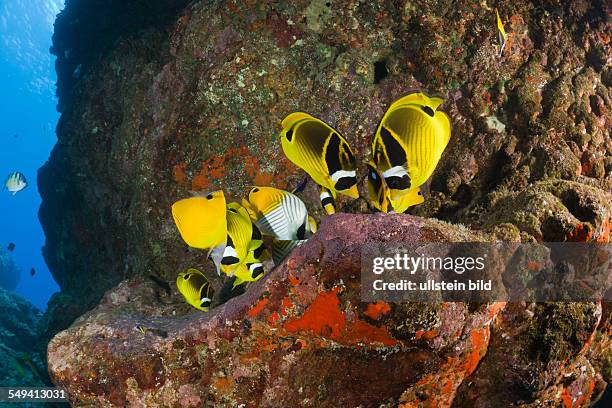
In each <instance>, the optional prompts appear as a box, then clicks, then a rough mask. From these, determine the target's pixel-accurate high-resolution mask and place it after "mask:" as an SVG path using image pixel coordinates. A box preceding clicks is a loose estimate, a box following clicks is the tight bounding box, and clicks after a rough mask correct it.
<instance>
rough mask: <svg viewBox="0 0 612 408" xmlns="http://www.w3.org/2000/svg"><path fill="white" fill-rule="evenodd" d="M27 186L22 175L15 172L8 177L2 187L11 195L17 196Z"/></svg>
mask: <svg viewBox="0 0 612 408" xmlns="http://www.w3.org/2000/svg"><path fill="white" fill-rule="evenodd" d="M27 186H28V182H27V180H26V178H25V176H24V175H23V173H20V172H18V171H15V172H13V173H11V174H9V175H8V177H7V178H6V181H5V182H4V187H5V188H6V189H7V190H8V191H9V192H10V193H12V194H13V195H15V194H17V193H18V192H20V191H21V190H23V189H24V188H26V187H27Z"/></svg>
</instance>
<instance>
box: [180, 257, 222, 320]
mask: <svg viewBox="0 0 612 408" xmlns="http://www.w3.org/2000/svg"><path fill="white" fill-rule="evenodd" d="M176 286H177V288H178V290H179V292H181V294H182V295H183V296H184V297H185V300H186V301H187V303H189V304H190V305H191V306H193V307H195V308H196V309H199V310H202V311H204V312H208V310H209V308H210V304H211V303H212V298H213V295H214V290H213V287H212V285H211V283H210V281H209V280H208V278H207V277H206V276H205V275H204V274H203V273H202V272H200V271H199V270H197V269H193V268H190V269H187V270H186V271H184V272H180V273H179V274H178V277H177V278H176Z"/></svg>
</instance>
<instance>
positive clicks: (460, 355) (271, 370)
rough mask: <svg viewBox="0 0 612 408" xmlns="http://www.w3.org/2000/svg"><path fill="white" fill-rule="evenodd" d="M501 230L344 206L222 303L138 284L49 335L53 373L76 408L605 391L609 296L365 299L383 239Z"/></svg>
mask: <svg viewBox="0 0 612 408" xmlns="http://www.w3.org/2000/svg"><path fill="white" fill-rule="evenodd" d="M490 239H491V237H490V236H487V235H483V234H479V233H474V232H470V231H469V230H467V229H465V228H461V227H457V226H452V225H450V224H447V223H445V222H441V221H435V220H431V219H423V218H418V217H413V216H408V215H382V214H378V215H356V214H338V215H335V216H332V217H330V218H328V219H326V221H325V222H324V223H323V225H322V227H321V229H320V231H319V232H317V234H316V235H315V236H314V237H313V238H312V239H311V240H310V241H308V242H307V243H306V244H304V245H303V246H301V247H299V248H298V249H296V250H294V251H293V252H292V253H291V255H290V256H289V257H288V258H287V259H286V260H285V261H284V262H283V263H282V264H281V265H280V266H279V267H277V268H275V269H274V270H272V271H271V272H270V273H269V274H268V275H267V276H266V277H265V278H264V279H262V280H261V281H259V282H256V283H254V284H251V285H250V286H249V288H248V290H247V292H246V293H245V294H243V295H241V296H238V297H236V298H233V299H231V300H230V301H228V302H226V303H225V304H223V305H221V306H219V307H217V308H215V309H213V310H212V311H211V312H210V313H201V312H194V311H193V309H185V308H183V306H184V305H183V304H181V301H180V295H179V294H177V293H176V292H175V289H172V292H170V293H169V292H167V291H166V290H165V289H163V288H161V287H159V286H157V284H156V283H154V282H152V281H147V280H144V279H143V278H136V279H131V280H127V281H124V282H123V283H122V284H120V285H119V286H118V287H117V288H115V289H113V290H111V291H109V292H108V293H107V294H106V295H105V296H104V298H103V300H102V302H101V304H100V305H99V306H98V307H97V308H96V309H94V310H93V311H91V312H89V313H87V314H85V315H84V316H82V317H81V318H79V319H78V320H77V321H76V322H75V324H74V325H73V326H72V327H71V328H70V329H68V330H66V331H63V332H62V333H60V334H59V335H57V336H56V337H55V338H54V339H53V340H52V341H51V343H50V345H49V369H50V372H51V376H52V378H53V381H54V382H55V383H56V384H57V385H59V386H61V387H64V388H66V389H67V390H68V392H69V394H70V398H71V400H72V402H73V403H74V404H75V405H78V406H83V405H96V406H108V407H122V406H126V405H130V406H135V407H162V406H163V407H179V406H194V407H202V406H210V407H213V406H214V407H237V406H244V407H279V406H284V407H299V406H304V407H311V406H317V407H337V406H343V407H356V406H362V407H374V406H375V407H379V406H397V405H398V404H402V406H404V407H417V406H439V407H444V406H451V405H454V406H482V407H491V406H507V405H509V404H516V405H520V406H532V407H536V406H538V407H540V406H550V407H553V406H554V407H556V406H558V405H559V404H560V403H563V402H564V401H573V403H574V404H576V405H573V406H577V405H581V404H586V403H588V402H590V401H592V400H593V399H595V398H596V396H597V395H598V394H599V393H600V392H601V391H602V390H603V388H604V387H605V381H604V380H603V378H602V374H601V372H602V370H605V369H609V365H608V366H607V368H604V367H603V366H604V365H605V364H606V361H605V360H606V358H608V359H609V353H607V352H606V351H605V350H609V345H610V332H609V330H610V313H609V312H610V311H609V310H604V309H602V306H601V305H600V304H598V303H574V304H564V303H551V304H538V305H526V304H513V305H511V306H507V305H506V304H505V303H501V302H497V303H489V304H467V303H461V302H454V303H405V304H388V303H385V302H380V301H379V302H377V303H364V302H361V300H360V298H361V293H360V291H361V288H360V272H361V251H362V249H363V246H364V245H366V244H367V243H369V242H398V241H401V242H430V241H486V240H490ZM138 328H141V329H142V330H139V329H138ZM492 346H494V347H492ZM489 349H491V350H490V351H489V352H487V350H489ZM606 355H607V357H606ZM608 364H609V362H608ZM570 406H571V405H570Z"/></svg>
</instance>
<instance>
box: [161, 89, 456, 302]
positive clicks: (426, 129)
mask: <svg viewBox="0 0 612 408" xmlns="http://www.w3.org/2000/svg"><path fill="white" fill-rule="evenodd" d="M442 102H443V101H442V99H440V98H436V97H428V96H426V95H425V94H423V93H420V92H419V93H412V94H410V95H407V96H404V97H402V98H400V99H398V100H397V101H395V102H394V103H393V104H392V105H391V106H390V107H389V109H388V110H387V112H386V113H385V114H384V116H383V117H382V119H381V121H380V123H379V125H378V128H377V129H376V133H375V135H374V138H373V139H372V143H371V158H370V159H369V160H368V161H367V163H366V167H367V185H368V188H367V190H368V197H369V202H370V204H371V206H372V207H374V208H375V209H377V210H379V211H381V212H385V213H391V212H397V213H400V212H405V211H406V210H407V209H408V208H410V207H412V206H415V205H418V204H421V203H422V202H423V201H424V197H423V194H422V193H421V190H420V188H421V186H423V184H424V183H425V182H426V181H427V180H428V179H429V178H430V177H431V175H432V173H433V172H434V170H435V168H436V166H437V164H438V162H439V160H440V157H441V156H442V153H443V152H444V149H445V148H446V146H447V144H448V142H449V139H450V135H451V124H450V120H449V118H448V116H447V115H446V114H445V113H444V112H441V111H439V110H438V107H439V106H440V104H441V103H442ZM279 138H280V141H281V146H282V150H283V152H284V154H285V155H286V156H287V158H288V159H289V160H290V161H291V162H293V163H294V164H295V165H296V166H297V167H299V168H301V169H302V170H304V171H305V172H306V173H307V174H308V175H309V176H310V178H311V179H312V180H313V181H314V182H315V183H316V184H317V185H318V186H319V187H320V199H321V205H322V207H323V209H324V210H325V212H326V213H327V214H334V213H335V212H336V199H337V197H338V195H339V194H341V195H345V196H348V197H350V198H353V199H358V198H359V192H358V189H357V185H358V177H357V165H356V160H355V155H354V154H353V151H352V150H351V147H350V145H349V143H348V141H347V140H346V138H345V137H344V136H343V135H342V134H341V133H340V132H339V131H338V130H336V129H335V128H333V127H332V126H330V125H329V124H327V123H325V122H324V121H323V120H321V119H318V118H316V117H314V116H312V115H310V114H308V113H304V112H295V113H292V114H290V115H289V116H287V117H286V118H285V119H284V120H283V121H282V131H281V133H280V136H279ZM296 194H297V191H295V190H294V191H293V192H288V191H284V190H279V189H277V188H273V187H265V186H255V187H252V188H250V190H249V193H248V196H247V197H246V198H244V199H243V200H242V202H241V203H237V202H231V203H227V202H226V200H225V195H224V193H223V191H215V192H212V193H209V194H207V195H201V196H196V197H191V198H186V199H183V200H180V201H178V202H176V203H174V204H173V205H172V215H173V217H174V222H175V224H176V226H177V228H178V231H179V233H180V235H181V237H182V238H183V240H184V241H185V243H186V244H187V245H188V246H190V247H193V248H198V249H202V250H205V251H208V256H209V258H210V259H211V260H212V261H213V263H214V265H215V267H216V269H217V273H219V274H225V275H227V276H229V277H232V278H234V283H233V284H234V286H237V285H241V284H243V283H246V282H253V281H256V280H258V279H261V277H262V276H263V275H264V260H266V259H269V258H270V257H271V258H272V260H273V262H274V264H275V265H278V264H279V263H280V262H281V261H282V260H283V258H284V257H285V256H287V254H288V253H289V252H291V251H292V250H293V249H294V248H296V247H297V246H299V245H301V244H302V243H304V242H306V241H307V240H308V239H309V238H310V237H311V236H312V235H313V234H314V233H315V232H316V230H317V224H316V222H315V220H314V219H313V218H312V217H311V216H310V215H309V214H308V211H307V208H306V205H305V204H304V202H303V201H302V200H301V199H300V198H299V197H298V196H297V195H296ZM264 236H268V237H270V240H269V241H271V243H272V244H271V251H270V250H268V248H267V247H266V245H265V244H264ZM176 283H177V287H178V289H179V291H180V292H181V293H182V294H183V296H184V297H185V299H186V300H187V302H188V303H189V304H190V305H192V306H194V307H196V308H198V309H200V310H204V311H208V310H209V308H210V304H211V300H212V296H213V293H214V291H213V288H212V285H211V283H210V282H209V280H208V279H207V278H206V276H205V275H204V274H203V273H202V272H200V271H198V270H197V269H188V270H187V271H185V272H181V273H180V274H179V275H178V278H177V282H176Z"/></svg>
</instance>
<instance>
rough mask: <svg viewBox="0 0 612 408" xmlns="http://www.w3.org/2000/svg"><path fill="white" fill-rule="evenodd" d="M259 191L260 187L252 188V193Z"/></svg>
mask: <svg viewBox="0 0 612 408" xmlns="http://www.w3.org/2000/svg"><path fill="white" fill-rule="evenodd" d="M257 192H259V189H258V188H257V187H255V188H254V189H252V190H251V193H257Z"/></svg>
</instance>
